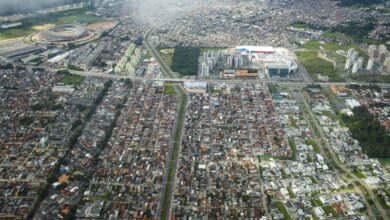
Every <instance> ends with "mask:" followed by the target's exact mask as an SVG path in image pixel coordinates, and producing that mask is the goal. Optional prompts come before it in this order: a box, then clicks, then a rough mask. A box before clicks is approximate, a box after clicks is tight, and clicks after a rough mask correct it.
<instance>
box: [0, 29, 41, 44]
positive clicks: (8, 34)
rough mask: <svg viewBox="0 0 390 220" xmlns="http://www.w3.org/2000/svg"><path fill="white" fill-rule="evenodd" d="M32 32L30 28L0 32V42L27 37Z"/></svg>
mask: <svg viewBox="0 0 390 220" xmlns="http://www.w3.org/2000/svg"><path fill="white" fill-rule="evenodd" d="M34 32H35V30H34V29H32V28H31V27H30V28H28V27H24V28H13V29H6V30H1V31H0V41H2V40H7V39H12V38H18V37H24V36H28V35H30V34H32V33H34Z"/></svg>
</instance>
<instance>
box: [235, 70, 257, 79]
mask: <svg viewBox="0 0 390 220" xmlns="http://www.w3.org/2000/svg"><path fill="white" fill-rule="evenodd" d="M234 76H235V77H236V78H240V77H249V78H257V77H259V74H258V73H257V71H256V72H249V70H236V71H235V73H234Z"/></svg>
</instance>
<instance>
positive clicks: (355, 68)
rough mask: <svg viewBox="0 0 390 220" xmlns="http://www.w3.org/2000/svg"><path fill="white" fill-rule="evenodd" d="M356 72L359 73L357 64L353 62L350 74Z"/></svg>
mask: <svg viewBox="0 0 390 220" xmlns="http://www.w3.org/2000/svg"><path fill="white" fill-rule="evenodd" d="M358 71H359V62H358V61H355V62H353V66H352V73H357V72H358Z"/></svg>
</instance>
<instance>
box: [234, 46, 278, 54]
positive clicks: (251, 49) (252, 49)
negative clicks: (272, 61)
mask: <svg viewBox="0 0 390 220" xmlns="http://www.w3.org/2000/svg"><path fill="white" fill-rule="evenodd" d="M236 51H239V52H248V53H275V48H274V47H271V46H237V47H236Z"/></svg>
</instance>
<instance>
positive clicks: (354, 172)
mask: <svg viewBox="0 0 390 220" xmlns="http://www.w3.org/2000/svg"><path fill="white" fill-rule="evenodd" d="M353 174H354V175H355V176H357V177H359V178H360V179H365V178H367V177H366V176H365V175H364V174H363V173H362V172H360V171H358V170H356V171H353Z"/></svg>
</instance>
